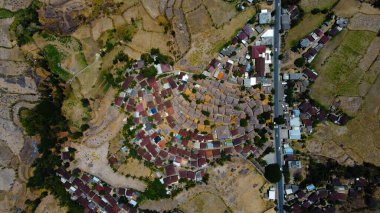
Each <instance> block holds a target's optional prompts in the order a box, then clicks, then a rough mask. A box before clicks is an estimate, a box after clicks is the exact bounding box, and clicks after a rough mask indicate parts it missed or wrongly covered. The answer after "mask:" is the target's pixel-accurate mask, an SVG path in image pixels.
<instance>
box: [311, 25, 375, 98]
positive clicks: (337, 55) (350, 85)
mask: <svg viewBox="0 0 380 213" xmlns="http://www.w3.org/2000/svg"><path fill="white" fill-rule="evenodd" d="M375 37H376V33H373V32H368V31H349V32H348V33H347V35H346V36H345V37H344V40H343V41H342V43H341V44H340V45H339V47H338V48H337V49H336V50H334V52H333V53H331V54H330V56H329V58H328V59H327V61H326V62H325V64H324V65H322V66H320V67H321V69H320V70H317V71H318V73H319V78H318V79H317V81H316V82H315V83H314V85H313V86H312V91H311V96H312V97H313V98H315V99H316V100H318V101H320V102H321V103H322V104H324V105H329V104H330V103H331V101H332V99H333V98H334V97H335V96H337V95H342V96H357V95H358V94H359V93H358V91H359V90H358V85H359V83H360V82H361V80H363V78H365V71H366V70H361V69H360V68H359V67H358V64H359V62H360V60H361V58H362V57H363V56H364V54H365V53H366V51H367V48H368V46H369V44H370V43H371V42H372V40H373V39H374V38H375Z"/></svg>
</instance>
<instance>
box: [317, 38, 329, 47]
mask: <svg viewBox="0 0 380 213" xmlns="http://www.w3.org/2000/svg"><path fill="white" fill-rule="evenodd" d="M329 40H330V38H329V37H328V36H323V37H322V38H321V39H320V40H319V42H318V43H320V44H323V45H325V44H326V43H327V42H328V41H329Z"/></svg>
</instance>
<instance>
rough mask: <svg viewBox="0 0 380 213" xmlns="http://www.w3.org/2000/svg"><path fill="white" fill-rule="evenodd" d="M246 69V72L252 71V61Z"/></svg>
mask: <svg viewBox="0 0 380 213" xmlns="http://www.w3.org/2000/svg"><path fill="white" fill-rule="evenodd" d="M245 71H246V72H250V71H251V64H250V63H247V67H246V68H245Z"/></svg>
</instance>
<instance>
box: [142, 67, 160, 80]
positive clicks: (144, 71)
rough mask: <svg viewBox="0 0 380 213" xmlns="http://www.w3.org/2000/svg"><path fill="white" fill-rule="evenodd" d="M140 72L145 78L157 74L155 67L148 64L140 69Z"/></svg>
mask: <svg viewBox="0 0 380 213" xmlns="http://www.w3.org/2000/svg"><path fill="white" fill-rule="evenodd" d="M141 74H142V75H143V76H144V77H146V78H151V77H155V76H156V75H157V69H156V68H155V67H154V66H149V67H147V68H145V69H142V70H141Z"/></svg>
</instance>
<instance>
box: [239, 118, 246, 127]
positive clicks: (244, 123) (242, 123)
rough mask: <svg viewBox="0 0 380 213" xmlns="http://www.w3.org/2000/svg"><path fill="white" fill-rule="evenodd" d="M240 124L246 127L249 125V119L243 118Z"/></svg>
mask: <svg viewBox="0 0 380 213" xmlns="http://www.w3.org/2000/svg"><path fill="white" fill-rule="evenodd" d="M240 126H242V127H246V126H248V121H247V119H241V120H240Z"/></svg>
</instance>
